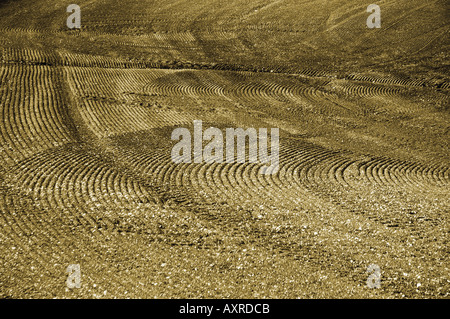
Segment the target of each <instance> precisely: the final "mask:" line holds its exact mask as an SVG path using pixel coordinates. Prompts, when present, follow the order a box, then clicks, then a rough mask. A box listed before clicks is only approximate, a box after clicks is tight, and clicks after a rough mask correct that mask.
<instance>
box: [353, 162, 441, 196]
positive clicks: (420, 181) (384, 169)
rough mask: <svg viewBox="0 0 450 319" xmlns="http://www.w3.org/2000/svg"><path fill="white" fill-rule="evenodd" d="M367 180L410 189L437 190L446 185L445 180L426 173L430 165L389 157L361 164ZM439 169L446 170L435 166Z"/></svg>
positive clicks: (430, 168)
mask: <svg viewBox="0 0 450 319" xmlns="http://www.w3.org/2000/svg"><path fill="white" fill-rule="evenodd" d="M361 169H362V171H363V174H364V176H365V177H366V179H367V180H368V181H370V182H371V183H373V184H377V185H384V186H391V187H401V188H409V189H411V190H415V191H417V190H430V188H433V189H436V190H439V189H441V188H442V187H445V186H447V185H448V180H447V181H446V180H445V179H444V180H441V179H439V178H436V175H433V174H431V175H430V174H428V173H426V172H429V171H430V170H432V169H433V168H432V167H429V166H425V165H422V164H418V163H414V162H405V161H400V160H395V159H389V158H375V159H372V160H370V161H368V162H366V163H364V164H363V165H362V166H361ZM435 169H439V171H443V170H447V169H446V168H443V167H442V166H436V168H435Z"/></svg>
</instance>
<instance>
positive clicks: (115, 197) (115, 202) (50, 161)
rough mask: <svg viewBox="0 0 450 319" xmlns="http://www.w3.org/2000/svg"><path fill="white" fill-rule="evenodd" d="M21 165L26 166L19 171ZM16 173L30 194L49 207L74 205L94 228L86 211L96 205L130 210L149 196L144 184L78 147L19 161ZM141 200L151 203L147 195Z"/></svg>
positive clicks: (69, 206) (59, 209)
mask: <svg viewBox="0 0 450 319" xmlns="http://www.w3.org/2000/svg"><path fill="white" fill-rule="evenodd" d="M80 153H81V154H80ZM77 155H78V156H77ZM74 158H75V159H76V162H74V161H73V159H74ZM24 165H26V166H28V167H30V168H29V169H28V171H27V170H25V172H24V173H25V174H23V175H22V174H21V173H22V171H23V168H24ZM43 172H45V173H46V174H44V173H43ZM30 173H32V174H30ZM16 175H17V177H16V178H17V181H20V182H23V183H24V185H27V186H28V187H29V188H31V191H32V192H33V195H34V196H33V197H34V198H36V199H39V200H42V201H43V202H46V205H48V207H49V208H50V209H52V210H56V211H61V210H63V211H64V210H66V209H67V210H69V211H73V210H72V207H78V209H82V210H83V211H85V213H86V214H82V215H83V218H85V220H86V221H87V223H89V224H90V225H91V227H94V228H95V227H96V221H95V220H94V219H93V218H92V217H91V216H89V212H97V211H98V208H99V207H100V206H101V207H104V208H105V209H106V211H111V212H116V211H117V210H118V209H128V210H130V209H133V208H134V207H135V206H136V204H139V203H142V200H143V199H144V197H145V196H150V194H149V193H148V192H147V191H146V190H144V189H145V187H142V186H141V185H137V184H138V182H136V181H130V177H129V176H125V174H121V173H119V172H118V171H116V170H114V169H112V168H109V167H107V166H105V164H103V163H102V162H99V161H98V160H96V159H91V158H89V157H88V155H86V154H84V153H83V152H82V151H75V152H73V151H68V150H60V152H59V153H58V152H49V153H48V154H40V156H39V159H38V160H34V162H27V163H22V165H21V168H20V169H18V171H17V172H16ZM62 175H63V176H65V178H61V176H62ZM36 176H39V177H38V178H36ZM105 187H106V188H105ZM146 194H147V195H146ZM145 202H149V203H154V202H155V199H154V198H152V197H147V198H145ZM61 204H63V205H66V206H64V207H61V206H60V205H61ZM119 215H120V212H119Z"/></svg>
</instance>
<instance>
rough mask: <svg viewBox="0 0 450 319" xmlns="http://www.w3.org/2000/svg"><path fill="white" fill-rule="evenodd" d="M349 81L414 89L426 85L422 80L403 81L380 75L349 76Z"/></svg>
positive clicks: (353, 74)
mask: <svg viewBox="0 0 450 319" xmlns="http://www.w3.org/2000/svg"><path fill="white" fill-rule="evenodd" d="M347 79H349V80H354V81H363V82H371V83H381V84H390V85H401V86H412V87H421V86H424V85H425V82H424V81H422V80H411V79H401V78H394V77H382V76H379V75H363V74H355V73H352V74H349V75H348V76H347Z"/></svg>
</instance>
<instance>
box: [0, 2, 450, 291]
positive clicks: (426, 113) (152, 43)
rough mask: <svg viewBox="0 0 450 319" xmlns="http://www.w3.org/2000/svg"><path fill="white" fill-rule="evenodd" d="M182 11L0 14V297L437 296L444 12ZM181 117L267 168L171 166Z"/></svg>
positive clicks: (317, 5) (314, 7)
mask: <svg viewBox="0 0 450 319" xmlns="http://www.w3.org/2000/svg"><path fill="white" fill-rule="evenodd" d="M194 2H195V3H194V4H193V3H192V1H187V0H186V1H185V0H182V1H167V0H165V1H160V0H155V1H131V0H130V1H128V0H127V1H123V0H122V1H92V0H90V1H86V0H84V1H78V2H77V4H78V5H79V6H80V7H81V14H82V21H81V25H82V27H81V29H80V30H69V29H67V27H66V25H65V23H66V18H67V16H68V14H67V13H66V6H67V4H54V3H53V1H28V0H22V1H10V2H6V3H2V4H0V31H1V32H0V55H1V61H0V119H1V125H0V164H1V165H0V297H1V298H52V297H57V298H113V297H118V298H125V297H131V298H298V297H299V298H317V297H319V298H348V297H352V298H371V297H375V298H402V297H409V298H441V297H448V296H449V292H450V278H449V243H448V238H449V210H450V205H449V200H448V198H449V182H450V180H449V172H450V161H449V141H450V139H449V137H450V135H449V134H450V133H449V120H450V116H449V89H450V82H449V56H448V52H449V40H448V33H449V29H450V28H449V23H448V17H446V12H448V11H446V10H448V5H447V4H446V1H427V2H426V3H424V2H423V1H400V0H391V1H385V2H381V3H380V7H381V10H382V11H381V12H382V28H380V29H368V28H367V27H366V24H365V23H366V18H367V16H368V15H369V13H366V10H365V9H366V7H367V6H368V5H369V4H370V2H367V3H363V4H361V2H360V1H356V0H355V1H354V0H352V1H345V2H344V3H342V1H337V0H336V1H297V0H286V1H268V0H267V1H264V0H255V1H241V0H234V1H228V2H226V3H224V2H223V1H219V0H215V1H212V0H202V1H194ZM194 120H202V121H203V127H204V128H205V129H206V128H207V127H217V128H220V129H223V130H225V128H244V129H245V128H250V127H251V128H269V129H270V128H279V129H280V151H279V171H278V172H277V173H276V174H273V175H262V174H259V168H260V167H261V164H259V163H248V161H247V162H246V163H210V164H208V163H181V164H176V163H174V162H173V161H172V159H171V150H172V147H173V146H174V145H175V144H176V142H175V141H172V140H171V133H172V131H173V130H174V129H176V128H180V127H186V128H189V129H191V130H192V126H193V121H194ZM70 264H79V265H80V267H81V275H82V279H81V288H76V289H68V288H67V286H66V279H67V276H68V274H67V273H66V269H67V267H68V265H70ZM370 264H376V265H378V266H379V267H380V269H381V287H380V288H378V289H370V288H368V286H367V284H366V281H367V278H368V276H369V275H370V274H369V273H367V271H366V270H367V267H368V266H369V265H370Z"/></svg>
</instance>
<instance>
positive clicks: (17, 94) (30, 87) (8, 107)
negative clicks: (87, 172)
mask: <svg viewBox="0 0 450 319" xmlns="http://www.w3.org/2000/svg"><path fill="white" fill-rule="evenodd" d="M4 68H5V69H3V70H6V72H2V75H3V79H2V80H3V81H5V82H3V81H2V82H1V87H0V89H1V90H2V91H3V94H2V95H1V97H0V105H1V107H2V109H3V112H2V114H3V124H4V125H2V130H1V136H0V138H1V140H0V142H1V145H2V146H3V149H4V150H8V149H11V148H12V149H13V150H14V149H15V148H17V149H15V150H14V154H12V155H13V156H11V153H10V152H8V153H9V154H8V153H7V154H8V155H9V156H8V155H7V156H8V157H9V158H6V159H5V160H6V161H8V160H9V161H8V162H10V163H11V161H12V160H14V161H18V160H21V159H23V158H24V157H27V156H30V155H32V154H34V153H36V152H40V151H43V150H45V149H49V148H53V147H56V146H60V145H63V144H66V143H68V142H70V141H71V140H72V137H71V133H70V129H69V128H68V127H67V126H66V125H65V124H64V116H65V115H63V114H62V112H63V111H64V107H63V101H62V99H61V98H60V97H59V95H58V93H56V91H55V90H54V85H55V84H54V82H56V81H57V78H56V77H57V75H56V74H55V73H54V71H52V70H51V69H50V68H48V67H46V66H24V65H12V66H7V67H4ZM6 83H8V84H7V85H5V84H6Z"/></svg>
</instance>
